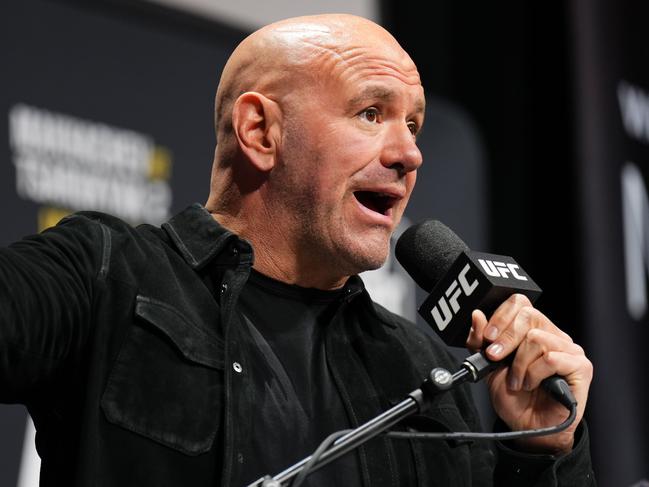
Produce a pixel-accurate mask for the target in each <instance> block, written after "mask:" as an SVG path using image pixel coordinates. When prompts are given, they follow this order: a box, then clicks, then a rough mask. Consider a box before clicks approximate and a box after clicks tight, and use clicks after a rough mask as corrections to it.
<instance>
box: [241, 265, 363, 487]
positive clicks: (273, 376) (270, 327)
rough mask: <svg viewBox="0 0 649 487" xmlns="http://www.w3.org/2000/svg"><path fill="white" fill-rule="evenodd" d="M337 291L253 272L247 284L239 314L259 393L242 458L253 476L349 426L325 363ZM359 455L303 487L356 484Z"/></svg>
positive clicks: (341, 460)
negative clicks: (260, 383)
mask: <svg viewBox="0 0 649 487" xmlns="http://www.w3.org/2000/svg"><path fill="white" fill-rule="evenodd" d="M341 298H342V291H341V290H337V291H322V290H319V289H307V288H302V287H299V286H293V285H288V284H285V283H282V282H279V281H275V280H274V279H271V278H269V277H266V276H264V275H262V274H260V273H258V272H256V271H254V270H253V271H252V274H251V276H250V279H249V281H248V283H247V284H246V286H245V287H244V289H243V291H242V294H241V297H240V300H239V311H241V312H242V313H243V315H244V317H245V318H246V320H245V321H246V323H247V325H248V326H249V328H250V333H251V335H252V337H253V340H254V341H255V345H256V349H257V352H258V354H259V356H257V357H255V361H256V362H257V363H258V365H259V364H263V366H259V367H256V370H257V371H258V372H257V373H259V374H263V379H264V383H265V390H264V391H256V394H257V397H256V398H255V399H256V408H255V409H256V411H258V414H255V415H254V417H253V418H250V420H251V421H252V426H253V428H252V431H253V432H254V434H253V435H252V437H251V438H250V442H249V444H248V445H246V449H245V450H246V451H244V453H243V455H244V458H247V459H248V461H247V462H246V463H249V464H250V466H251V468H250V470H251V471H250V474H251V477H250V481H251V482H252V481H254V480H256V479H258V478H260V477H261V476H263V475H264V474H269V475H275V474H277V473H278V472H280V471H282V470H284V469H285V468H287V467H289V466H291V465H292V464H294V463H296V462H297V461H299V460H301V459H302V458H304V457H306V456H308V455H310V454H311V453H313V450H315V448H316V447H317V446H318V445H319V444H320V442H321V441H322V440H324V439H325V438H326V437H327V436H328V435H329V434H331V433H333V432H335V431H338V430H341V429H347V428H350V422H349V418H348V417H347V413H346V411H345V408H344V405H343V401H342V398H341V396H340V393H339V391H338V389H337V387H336V384H335V382H334V378H333V377H332V374H331V371H330V370H329V366H328V364H327V353H326V347H325V332H326V329H327V326H328V325H329V323H330V322H331V318H332V317H333V315H334V314H335V312H336V311H337V309H338V307H339V306H340V304H341ZM361 483H362V482H361V477H360V471H359V467H358V461H357V458H356V453H354V452H352V453H349V454H347V455H345V456H343V457H341V458H339V459H337V460H335V461H334V462H332V463H330V464H329V465H326V466H325V467H323V468H321V469H319V470H318V471H316V472H314V473H312V474H311V475H309V477H308V478H307V479H306V481H305V482H304V484H303V485H305V486H309V487H331V486H335V485H345V486H348V487H354V486H360V485H361Z"/></svg>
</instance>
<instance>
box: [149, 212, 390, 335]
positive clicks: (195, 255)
mask: <svg viewBox="0 0 649 487" xmlns="http://www.w3.org/2000/svg"><path fill="white" fill-rule="evenodd" d="M162 228H163V229H164V230H165V231H166V232H167V234H168V235H169V238H171V240H172V241H173V243H174V245H175V246H176V248H177V249H178V251H179V252H180V255H182V257H183V259H185V261H186V262H187V264H188V265H189V266H190V267H191V268H192V269H195V270H200V269H202V268H203V267H204V266H205V265H206V264H207V263H209V262H210V260H212V258H214V257H215V256H216V255H218V254H220V253H221V252H223V251H224V250H230V251H232V252H235V253H238V254H239V262H242V260H244V259H250V264H252V259H253V251H252V246H251V245H250V244H249V243H248V242H247V241H246V240H243V239H240V238H238V237H237V235H235V234H234V233H232V232H231V231H230V230H228V229H227V228H225V227H223V226H222V225H220V224H219V223H218V222H217V221H216V220H215V219H214V217H213V216H212V215H211V214H210V213H209V212H208V211H207V210H206V209H205V207H203V206H202V205H201V204H199V203H194V204H193V205H191V206H189V207H187V208H186V209H184V210H183V211H181V212H180V213H178V214H177V215H175V216H174V217H173V218H171V220H169V221H168V222H166V223H163V224H162ZM343 300H344V301H346V302H348V303H349V302H351V301H355V302H357V303H362V304H363V305H365V307H366V309H368V311H369V312H370V313H371V314H372V315H373V316H374V317H375V318H378V319H379V320H380V321H381V322H382V323H383V324H384V325H387V326H388V327H390V328H394V327H395V326H396V323H395V321H394V317H393V316H392V315H391V314H390V313H389V312H388V311H387V310H385V309H384V308H382V307H381V306H379V305H377V304H376V303H374V302H373V301H372V299H371V298H370V296H369V294H368V293H367V290H366V289H365V285H364V283H363V281H362V280H361V278H360V277H358V276H352V277H350V278H349V279H348V281H347V283H346V284H345V296H344V298H343Z"/></svg>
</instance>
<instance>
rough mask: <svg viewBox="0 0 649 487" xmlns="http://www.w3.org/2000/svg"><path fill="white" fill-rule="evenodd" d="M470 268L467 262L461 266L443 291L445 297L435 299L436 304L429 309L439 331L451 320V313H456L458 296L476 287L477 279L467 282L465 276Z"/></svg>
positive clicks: (467, 294) (471, 292) (458, 305)
mask: <svg viewBox="0 0 649 487" xmlns="http://www.w3.org/2000/svg"><path fill="white" fill-rule="evenodd" d="M470 269H471V266H470V265H469V264H467V265H465V266H464V267H463V268H462V270H461V271H460V273H459V274H458V276H457V279H454V280H453V282H452V283H451V285H450V286H449V287H448V288H447V289H446V292H445V293H444V294H445V296H446V297H444V296H442V297H441V298H439V301H437V304H436V305H435V307H434V308H433V309H432V311H431V314H432V315H433V319H434V320H435V324H436V325H437V328H439V330H440V331H443V330H444V328H446V326H447V325H448V324H449V322H450V321H451V318H453V315H455V314H457V312H458V310H459V309H460V304H459V303H458V299H459V298H460V296H462V295H464V296H471V294H473V291H475V290H476V288H477V287H478V280H477V279H476V280H474V281H473V282H472V283H470V284H469V281H468V280H467V278H466V275H467V273H468V272H469V270H470ZM449 305H450V307H449ZM440 310H441V313H440Z"/></svg>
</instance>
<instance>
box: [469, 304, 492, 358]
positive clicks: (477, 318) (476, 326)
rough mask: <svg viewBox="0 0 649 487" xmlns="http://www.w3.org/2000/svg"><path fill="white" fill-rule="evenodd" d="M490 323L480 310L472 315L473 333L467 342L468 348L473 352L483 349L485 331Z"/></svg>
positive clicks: (470, 333) (474, 311) (471, 332)
mask: <svg viewBox="0 0 649 487" xmlns="http://www.w3.org/2000/svg"><path fill="white" fill-rule="evenodd" d="M487 323H488V320H487V317H486V316H485V314H484V313H483V312H482V311H480V310H479V309H476V310H473V313H471V331H470V332H469V337H468V338H467V340H466V347H467V348H468V349H469V350H471V351H474V352H475V351H477V350H480V349H481V348H482V345H483V340H484V338H483V337H484V329H485V328H486V326H487Z"/></svg>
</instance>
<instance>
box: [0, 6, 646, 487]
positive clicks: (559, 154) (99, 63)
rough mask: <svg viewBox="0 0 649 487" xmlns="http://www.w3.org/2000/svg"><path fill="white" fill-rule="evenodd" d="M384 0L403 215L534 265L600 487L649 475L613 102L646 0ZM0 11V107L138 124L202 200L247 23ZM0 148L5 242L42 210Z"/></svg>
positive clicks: (13, 456)
mask: <svg viewBox="0 0 649 487" xmlns="http://www.w3.org/2000/svg"><path fill="white" fill-rule="evenodd" d="M380 5H381V16H382V23H383V25H384V26H385V27H386V28H388V30H390V31H391V32H392V33H393V34H394V35H395V37H396V38H397V39H398V40H399V42H400V43H401V44H402V46H403V47H404V48H405V49H406V50H407V51H408V52H409V53H410V54H411V56H412V57H413V59H414V60H415V62H416V64H417V65H418V67H419V71H420V74H421V76H422V80H423V84H424V87H425V89H426V91H427V93H428V105H429V106H428V108H427V112H428V113H427V122H426V127H425V131H424V134H423V135H422V139H421V146H422V151H423V152H424V156H425V160H426V163H425V165H424V166H423V168H422V171H421V174H420V177H419V180H418V188H417V189H416V191H415V194H414V195H413V200H412V205H411V207H410V208H409V211H408V213H407V216H408V217H409V218H410V219H411V220H412V221H416V220H420V219H423V218H431V217H435V218H439V219H441V220H443V221H445V222H446V223H447V224H449V226H451V227H452V228H453V229H455V230H456V231H457V233H458V234H459V235H460V236H462V237H463V238H464V239H465V240H466V241H467V243H468V244H469V245H470V246H471V247H473V248H475V249H476V250H484V251H492V252H495V253H501V254H507V255H512V256H514V258H515V259H516V260H517V261H518V262H519V263H520V264H521V265H522V267H523V268H525V269H526V270H527V271H528V272H529V274H530V275H531V276H532V277H533V278H534V280H535V281H536V282H537V283H538V284H539V285H540V286H541V287H542V288H543V289H544V294H543V296H542V297H541V299H540V300H539V302H538V305H539V307H540V308H541V309H542V310H543V311H544V312H545V313H546V314H547V315H548V316H550V317H551V318H552V319H553V321H554V322H555V323H556V324H558V325H559V326H560V327H561V328H562V329H564V330H565V331H567V332H568V333H570V334H571V335H572V336H573V338H574V339H575V341H577V342H578V343H580V344H582V345H583V346H584V348H585V349H586V351H587V353H588V355H589V356H590V357H591V360H592V361H593V363H594V365H595V380H594V383H593V386H592V394H591V398H590V402H589V406H588V410H587V417H588V419H589V427H590V430H591V436H592V439H591V442H592V451H593V458H594V464H595V470H596V474H597V476H598V478H599V481H600V485H603V486H620V485H622V486H631V485H633V484H634V483H636V482H639V481H640V480H641V479H643V478H647V477H649V466H647V462H646V459H647V458H649V443H648V442H647V441H646V440H645V438H646V437H647V433H649V430H648V425H649V420H648V418H647V414H646V413H645V412H644V411H646V410H647V409H648V408H647V404H646V403H647V397H648V396H649V392H648V390H649V380H648V379H647V378H646V377H643V376H642V375H643V374H641V371H643V370H646V367H645V365H646V362H645V360H646V359H645V358H644V355H645V354H643V353H642V352H643V350H642V349H643V345H644V343H646V339H647V331H646V329H647V326H646V325H647V321H648V320H647V318H646V317H643V318H642V320H641V321H640V322H634V321H633V320H632V319H631V318H630V317H629V316H628V313H627V312H626V308H625V304H624V292H625V289H624V275H623V261H624V256H623V241H622V230H621V221H620V219H621V210H620V199H621V196H620V185H619V171H620V167H621V165H622V164H623V163H624V162H625V161H627V160H632V161H634V162H635V163H637V164H638V165H639V166H640V167H641V170H642V171H645V169H644V167H643V166H642V164H643V163H645V162H646V160H647V158H648V157H649V154H648V153H647V147H646V145H645V144H642V143H639V142H638V141H633V140H630V139H629V138H628V136H627V135H626V134H625V132H624V129H623V127H622V125H621V123H620V114H619V110H618V108H617V98H616V89H617V88H616V87H617V83H618V82H619V80H620V79H624V80H626V81H628V82H631V83H633V84H635V85H637V86H640V87H643V86H647V87H649V68H648V67H647V63H646V60H647V59H648V57H647V54H648V53H647V52H646V51H647V49H648V46H649V43H648V42H647V35H646V33H645V31H646V29H645V27H644V26H645V23H646V21H647V20H648V19H649V9H648V7H645V6H644V4H642V3H640V2H633V1H631V0H625V1H619V2H614V3H613V2H608V3H607V4H606V3H605V2H603V1H585V0H574V1H567V2H509V1H508V2H468V1H464V0H460V1H458V0H453V1H451V0H435V1H433V2H428V3H427V7H426V12H427V13H426V14H425V15H424V14H423V11H422V7H421V5H419V4H416V3H413V2H411V3H404V2H402V1H396V0H383V1H382V2H381V4H380ZM0 19H1V20H0V26H1V29H0V36H2V37H1V38H0V39H1V41H2V42H0V55H1V56H2V58H0V59H1V61H2V65H3V76H2V77H0V88H1V89H0V113H3V114H6V113H7V112H8V109H9V107H10V106H11V105H12V104H15V103H17V102H22V103H27V104H32V105H34V106H38V107H43V108H48V109H50V110H53V111H57V112H61V113H66V114H69V115H74V116H77V117H79V118H83V119H88V120H93V121H101V122H104V123H108V124H111V125H114V126H118V127H124V128H129V129H133V130H137V131H139V132H143V133H145V134H149V135H151V136H152V137H153V138H154V139H155V140H156V142H158V143H160V144H162V145H164V146H166V147H168V148H169V149H170V150H171V152H172V154H173V161H174V165H173V173H172V179H171V185H172V187H173V191H174V200H173V205H172V213H173V212H175V211H177V210H179V209H181V208H183V207H184V206H186V205H187V204H189V203H191V202H194V201H199V202H204V201H205V198H206V196H207V189H208V184H207V183H208V179H207V177H208V174H209V166H210V163H211V159H212V151H213V144H214V136H213V131H212V113H213V107H212V100H213V94H214V91H215V89H216V84H217V82H218V77H219V74H220V69H221V67H222V65H223V63H224V62H225V59H226V58H227V55H228V54H229V52H230V51H231V50H232V48H233V47H234V46H235V45H236V44H237V43H238V41H239V40H241V39H242V38H243V37H244V36H245V35H246V33H245V32H242V31H241V30H238V29H235V28H231V27H228V26H226V25H224V24H219V23H215V22H208V21H205V20H200V19H198V18H196V17H192V16H189V15H186V14H181V13H178V12H175V11H172V10H168V9H165V8H161V7H156V6H153V5H151V4H147V3H144V2H137V1H129V2H126V1H117V0H113V1H109V0H94V1H85V2H81V1H72V0H67V1H64V0H59V1H45V0H26V1H23V2H13V3H10V4H7V3H5V4H3V5H2V6H1V7H0ZM4 73H6V74H4ZM648 91H649V88H648ZM7 130H8V129H7V117H6V116H5V115H2V116H0V133H4V134H6V133H7ZM3 137H4V136H3ZM0 150H2V151H3V152H2V153H0V216H1V217H2V220H3V232H2V234H1V235H0V244H6V243H8V242H10V241H11V240H14V239H16V238H19V237H20V236H22V235H24V234H27V233H32V232H33V231H35V230H36V218H35V212H36V209H37V205H36V204H34V203H31V202H27V201H24V200H20V199H19V198H18V197H17V195H16V194H15V190H14V188H15V183H14V174H13V172H12V171H13V165H12V163H11V160H10V159H11V156H10V153H9V150H8V148H6V139H5V140H4V141H2V139H0ZM645 174H647V172H645ZM621 357H623V358H624V360H621ZM24 416H25V413H24V412H23V410H22V409H21V407H19V406H3V407H2V408H0V431H2V432H3V434H2V435H1V436H0V485H7V486H10V485H14V484H15V478H16V475H17V470H18V464H19V456H20V451H21V450H20V449H21V443H22V436H23V433H24ZM3 476H4V477H3Z"/></svg>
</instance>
